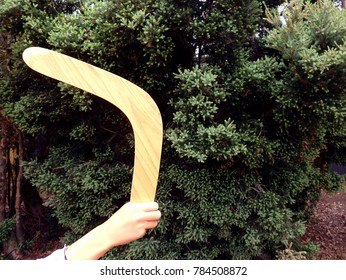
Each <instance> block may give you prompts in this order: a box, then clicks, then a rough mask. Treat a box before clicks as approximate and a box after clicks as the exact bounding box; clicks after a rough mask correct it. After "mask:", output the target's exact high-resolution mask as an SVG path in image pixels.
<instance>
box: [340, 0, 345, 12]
mask: <svg viewBox="0 0 346 280" xmlns="http://www.w3.org/2000/svg"><path fill="white" fill-rule="evenodd" d="M341 7H342V8H343V9H345V10H346V0H341Z"/></svg>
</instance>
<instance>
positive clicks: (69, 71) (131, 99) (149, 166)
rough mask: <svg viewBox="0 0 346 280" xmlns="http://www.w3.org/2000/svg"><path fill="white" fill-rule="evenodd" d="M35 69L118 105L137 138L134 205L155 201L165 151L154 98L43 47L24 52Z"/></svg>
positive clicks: (108, 74)
mask: <svg viewBox="0 0 346 280" xmlns="http://www.w3.org/2000/svg"><path fill="white" fill-rule="evenodd" d="M23 59H24V61H25V63H26V64H27V65H28V66H29V67H30V68H32V69H33V70H35V71H37V72H39V73H41V74H44V75H46V76H48V77H51V78H53V79H56V80H59V81H62V82H65V83H67V84H70V85H72V86H75V87H77V88H80V89H82V90H85V91H87V92H90V93H92V94H95V95H96V96H99V97H101V98H103V99H105V100H107V101H109V102H110V103H112V104H114V105H115V106H117V107H118V108H119V109H120V110H121V111H122V112H123V113H124V114H125V115H126V116H127V118H128V119H129V121H130V123H131V125H132V128H133V132H134V137H135V161H134V168H133V169H134V170H133V178H132V187H131V198H130V201H131V202H148V201H154V199H155V193H156V185H157V180H158V174H159V168H160V158H161V149H162V137H163V128H162V118H161V114H160V111H159V109H158V107H157V105H156V104H155V102H154V101H153V99H152V98H151V97H150V96H149V94H148V93H146V92H145V91H144V90H143V89H141V88H140V87H138V86H136V85H135V84H133V83H131V82H129V81H127V80H125V79H123V78H121V77H119V76H117V75H114V74H112V73H110V72H107V71H105V70H103V69H101V68H98V67H95V66H93V65H90V64H88V63H85V62H82V61H80V60H78V59H75V58H72V57H69V56H67V55H64V54H61V53H58V52H55V51H51V50H47V49H44V48H39V47H31V48H28V49H26V50H25V51H24V52H23Z"/></svg>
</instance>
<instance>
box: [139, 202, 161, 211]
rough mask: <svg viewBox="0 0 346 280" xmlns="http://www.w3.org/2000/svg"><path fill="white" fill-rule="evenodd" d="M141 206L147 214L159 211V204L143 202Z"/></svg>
mask: <svg viewBox="0 0 346 280" xmlns="http://www.w3.org/2000/svg"><path fill="white" fill-rule="evenodd" d="M139 204H140V205H141V208H142V209H143V211H145V212H150V211H156V210H158V209H159V204H158V203H157V202H142V203H139Z"/></svg>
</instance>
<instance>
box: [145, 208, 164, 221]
mask: <svg viewBox="0 0 346 280" xmlns="http://www.w3.org/2000/svg"><path fill="white" fill-rule="evenodd" d="M160 218H161V212H160V211H159V210H157V211H151V212H146V213H144V216H143V219H144V220H146V221H158V220H159V219H160Z"/></svg>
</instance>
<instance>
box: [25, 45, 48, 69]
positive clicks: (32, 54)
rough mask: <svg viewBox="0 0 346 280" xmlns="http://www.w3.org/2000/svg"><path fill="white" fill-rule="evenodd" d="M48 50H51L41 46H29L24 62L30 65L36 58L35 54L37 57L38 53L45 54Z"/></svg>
mask: <svg viewBox="0 0 346 280" xmlns="http://www.w3.org/2000/svg"><path fill="white" fill-rule="evenodd" d="M48 52H50V50H47V49H44V48H41V47H29V48H27V49H25V50H24V52H23V54H22V57H23V60H24V62H25V63H26V64H27V65H29V66H30V65H31V62H32V61H33V59H35V56H36V57H37V56H38V55H44V54H45V53H48Z"/></svg>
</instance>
